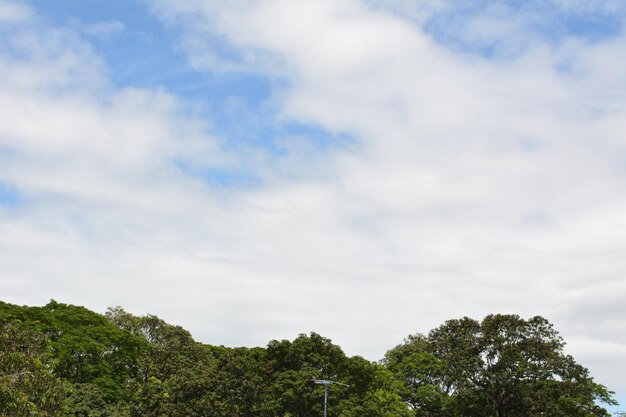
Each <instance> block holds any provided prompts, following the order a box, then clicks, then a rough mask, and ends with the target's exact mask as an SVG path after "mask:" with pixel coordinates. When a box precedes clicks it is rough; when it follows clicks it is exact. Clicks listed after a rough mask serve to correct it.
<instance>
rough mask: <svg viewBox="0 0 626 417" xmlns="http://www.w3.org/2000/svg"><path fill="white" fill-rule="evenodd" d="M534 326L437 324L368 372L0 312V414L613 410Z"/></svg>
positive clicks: (331, 350) (343, 364)
mask: <svg viewBox="0 0 626 417" xmlns="http://www.w3.org/2000/svg"><path fill="white" fill-rule="evenodd" d="M563 347H564V342H563V340H562V339H561V338H560V337H559V336H558V333H557V332H556V331H555V330H554V329H553V328H552V325H551V324H550V323H548V322H547V321H546V320H545V319H543V318H541V317H533V318H531V319H529V320H523V319H521V318H520V317H518V316H514V315H490V316H487V317H486V318H485V319H484V320H483V321H482V322H478V321H475V320H472V319H469V318H463V319H459V320H450V321H448V322H446V323H444V324H443V325H442V326H440V327H438V328H437V329H434V330H432V331H431V332H430V333H429V334H428V335H427V336H424V335H412V336H409V337H408V338H407V339H406V340H405V342H404V343H403V344H401V345H398V346H396V347H395V348H393V349H391V350H390V351H389V352H388V353H387V354H386V356H385V358H384V359H383V360H382V361H381V363H375V362H370V361H368V360H365V359H363V358H362V357H359V356H354V357H348V356H346V355H345V353H344V352H343V351H342V349H341V348H340V347H339V346H337V345H335V344H333V343H332V341H331V340H330V339H327V338H324V337H322V336H320V335H318V334H316V333H310V334H301V335H299V336H298V337H297V338H295V339H294V340H292V341H290V340H272V341H270V342H269V343H268V345H267V346H266V347H265V348H260V347H255V348H243V347H242V348H227V347H224V346H213V345H205V344H201V343H197V342H196V341H195V340H194V339H193V338H192V336H191V335H190V334H189V332H188V331H186V330H185V329H183V328H181V327H180V326H174V325H171V324H168V323H166V322H165V321H163V320H161V319H159V318H158V317H156V316H153V315H146V316H134V315H132V314H130V313H128V312H126V311H124V310H123V309H121V308H119V307H117V308H112V309H109V311H108V312H107V313H106V314H105V315H101V314H97V313H94V312H92V311H89V310H87V309H85V308H83V307H76V306H71V305H65V304H61V303H57V302H55V301H51V302H50V303H49V304H47V305H46V306H43V307H20V306H15V305H11V304H7V303H2V302H0V415H10V416H15V417H21V416H37V417H38V416H49V417H53V416H60V417H105V416H107V417H201V416H202V417H235V416H240V417H277V416H281V417H314V416H315V417H317V416H321V415H322V412H323V398H324V393H323V387H322V386H320V385H317V384H314V383H313V382H312V379H313V378H324V379H334V380H336V381H339V382H342V383H343V384H345V385H333V386H331V389H330V396H329V406H330V407H329V416H330V417H335V416H341V417H357V416H358V417H392V416H394V417H396V416H398V417H410V416H412V415H413V416H449V417H457V416H467V417H486V416H494V417H496V416H497V417H520V416H525V417H526V416H528V417H531V416H540V415H543V416H557V417H559V416H574V417H577V416H581V417H582V416H589V417H605V416H607V415H608V413H607V411H606V410H605V409H603V408H602V407H600V406H599V405H598V403H600V402H605V403H609V404H611V403H613V400H612V397H611V394H612V393H610V392H609V391H608V390H607V389H606V388H605V387H604V386H602V385H600V384H597V383H596V382H595V381H594V380H593V379H592V378H591V376H590V375H589V372H588V371H587V369H585V368H584V367H583V366H581V365H579V364H577V363H576V362H575V361H574V359H573V358H572V357H571V356H568V355H565V354H564V353H563Z"/></svg>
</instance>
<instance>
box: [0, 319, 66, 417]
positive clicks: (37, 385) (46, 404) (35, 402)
mask: <svg viewBox="0 0 626 417" xmlns="http://www.w3.org/2000/svg"><path fill="white" fill-rule="evenodd" d="M46 348H47V340H46V338H45V337H44V335H43V334H41V333H37V332H35V331H32V330H29V329H25V328H22V327H20V326H19V325H18V324H16V323H2V322H0V415H3V416H5V415H6V416H13V417H40V416H41V417H44V416H46V417H51V416H57V415H59V414H60V413H61V411H62V406H63V397H64V393H63V386H62V383H61V380H60V379H58V378H57V377H56V376H54V375H53V374H52V373H51V372H50V366H49V362H48V357H47V356H46V353H47V352H46Z"/></svg>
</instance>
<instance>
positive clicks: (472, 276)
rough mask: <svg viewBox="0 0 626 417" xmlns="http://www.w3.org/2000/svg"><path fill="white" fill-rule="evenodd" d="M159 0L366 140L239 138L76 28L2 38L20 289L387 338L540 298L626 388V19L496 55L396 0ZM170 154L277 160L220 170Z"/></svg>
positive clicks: (220, 322)
mask: <svg viewBox="0 0 626 417" xmlns="http://www.w3.org/2000/svg"><path fill="white" fill-rule="evenodd" d="M154 7H155V8H156V9H155V12H156V13H158V14H159V16H161V17H162V18H163V19H164V20H165V21H167V22H168V24H172V25H181V28H182V29H184V30H185V31H187V30H188V33H187V35H186V36H184V39H183V42H184V43H185V45H186V47H187V48H188V49H187V51H188V53H189V54H191V56H190V59H191V60H192V61H194V62H195V63H196V64H197V65H198V66H199V68H205V69H207V70H214V69H216V68H215V67H214V66H215V65H217V70H219V71H226V70H237V71H239V70H245V71H258V72H259V73H261V74H263V75H266V76H268V77H272V78H274V79H279V80H282V81H285V82H284V83H280V84H279V85H281V86H283V87H282V88H281V89H280V90H276V91H274V92H273V97H272V98H271V100H272V101H273V104H274V105H276V106H277V107H278V109H279V114H278V115H277V119H278V122H281V121H297V122H299V123H311V124H313V125H315V126H319V127H321V128H323V129H326V130H328V131H331V132H338V133H348V134H349V135H350V136H351V137H352V138H353V139H354V142H352V143H350V144H349V145H346V146H342V147H337V148H332V147H331V148H330V150H328V149H326V150H324V151H323V152H321V151H316V150H315V148H314V147H309V146H306V142H304V144H303V139H302V137H300V138H293V137H292V136H293V135H287V137H286V138H285V139H284V143H285V147H286V148H287V149H289V153H287V155H286V156H283V157H275V156H268V155H263V154H262V151H259V150H256V151H252V150H246V152H243V153H234V152H227V151H225V150H224V149H223V148H222V147H221V146H220V145H221V143H222V142H221V141H220V140H218V139H216V138H214V137H212V136H210V135H208V134H207V133H206V132H207V127H206V126H205V125H204V124H203V123H202V122H201V121H199V120H195V119H193V118H190V117H185V116H183V115H181V113H184V111H182V109H184V103H182V102H180V101H179V100H177V99H176V98H175V97H172V96H171V95H169V94H167V92H164V91H160V90H139V89H127V90H122V91H117V90H115V89H114V88H112V87H111V86H109V85H108V84H107V82H106V79H103V77H102V71H101V69H100V67H101V63H100V62H99V60H98V59H97V56H95V54H94V52H93V51H91V50H90V48H89V47H88V46H86V45H84V44H83V43H81V42H79V41H73V42H72V43H70V44H69V46H67V47H64V46H63V45H64V43H63V42H56V43H55V42H52V43H50V42H49V41H44V39H47V38H46V37H36V36H35V35H32V34H31V35H30V36H31V37H30V38H29V37H28V36H24V37H23V39H27V41H21V42H25V43H24V44H26V45H31V47H30V49H29V50H32V51H34V52H33V53H32V55H31V56H30V58H29V59H27V60H22V61H17V60H15V59H14V58H12V57H11V56H9V55H5V56H3V57H2V60H0V74H3V75H4V76H3V77H0V80H5V81H4V84H3V90H5V91H6V93H5V94H3V96H2V97H1V98H0V111H1V112H2V114H3V118H2V119H0V149H6V150H8V152H9V153H2V152H0V180H3V181H6V182H9V183H10V184H13V185H15V186H16V187H17V189H18V190H19V191H20V193H23V194H24V195H25V199H26V203H25V207H23V208H21V209H20V210H12V209H4V211H0V259H3V260H5V261H3V262H4V264H2V271H3V275H2V277H1V279H2V282H3V287H4V288H6V290H5V291H3V293H5V294H8V295H9V301H11V300H14V301H17V302H24V303H27V302H28V303H32V302H45V300H46V299H47V298H48V297H56V298H58V299H59V300H60V301H69V302H75V303H81V304H82V303H85V304H87V305H88V306H90V307H92V308H98V309H100V310H104V308H106V307H107V306H109V305H114V304H120V305H123V306H125V307H127V308H129V309H130V310H132V311H135V312H137V313H145V312H152V313H155V314H158V315H160V316H163V317H164V318H165V319H168V320H172V321H175V322H177V323H180V324H182V325H183V326H185V327H188V328H190V329H191V330H192V331H193V333H194V335H195V336H196V337H197V338H199V339H201V340H203V341H206V342H209V343H224V344H254V343H257V344H263V343H265V342H267V341H268V340H269V339H270V338H282V337H287V338H291V337H293V336H295V334H297V333H298V332H303V331H308V330H316V331H319V332H321V333H322V334H324V335H327V336H329V337H332V338H333V339H334V340H335V341H336V342H337V343H339V344H341V345H342V346H343V347H344V348H345V349H346V350H347V351H348V353H350V354H362V355H366V356H367V357H369V358H371V359H377V358H378V357H380V356H381V355H382V354H383V353H384V351H385V349H388V348H390V347H392V346H393V345H394V344H395V343H399V342H400V341H401V340H402V338H403V337H405V336H406V335H407V334H409V333H412V332H416V331H421V332H425V331H428V330H429V329H430V328H432V327H434V326H436V325H438V324H440V323H441V322H443V321H444V320H446V319H449V318H453V317H458V316H461V315H470V316H474V317H476V318H480V317H481V316H482V315H484V314H487V313H492V312H516V313H519V314H522V315H526V316H529V315H534V314H541V315H545V316H546V317H547V318H549V319H551V320H552V321H554V322H555V324H556V327H557V329H559V330H561V331H562V332H563V334H564V336H565V338H566V340H567V341H569V342H570V345H571V347H570V349H571V350H572V351H573V352H576V353H577V356H576V357H577V358H578V359H579V360H580V361H581V362H582V363H583V364H590V366H592V373H593V374H594V375H596V376H597V377H598V380H599V381H600V382H606V383H610V384H611V388H613V389H619V390H622V391H626V382H625V381H624V380H623V378H622V377H620V376H619V375H624V374H626V369H619V366H620V365H619V363H626V361H624V360H623V359H625V358H624V355H623V354H622V355H621V356H620V352H626V349H624V347H626V346H625V343H626V342H625V341H624V340H622V339H620V338H616V337H614V333H615V332H616V331H619V329H620V328H622V327H624V325H626V322H625V321H624V319H623V318H624V317H626V314H624V313H626V310H624V307H620V305H624V304H623V303H621V304H620V303H618V302H615V299H619V297H620V296H621V297H622V298H623V296H624V295H626V286H625V285H624V280H623V279H622V277H621V273H623V271H624V270H625V268H624V267H625V266H626V265H625V264H624V261H623V260H622V259H623V253H624V247H625V246H626V217H624V215H623V213H625V212H626V199H624V198H623V197H622V195H623V192H622V190H623V187H624V182H625V179H626V178H625V175H624V174H625V173H624V172H623V169H622V168H621V167H622V165H623V155H624V148H623V146H624V145H623V143H624V142H623V140H622V136H623V132H624V131H625V130H626V122H624V121H625V120H626V114H625V113H626V109H625V107H624V103H625V102H626V101H625V100H624V99H625V98H626V97H625V94H626V91H624V88H623V85H624V83H623V81H624V76H625V75H626V60H625V59H624V58H623V57H622V56H623V54H621V53H620V51H622V50H623V42H624V39H623V37H620V38H618V39H615V40H611V41H606V42H604V43H599V44H592V43H586V42H583V41H580V40H577V41H568V42H564V43H562V44H560V45H558V46H554V45H548V44H546V43H542V42H540V41H533V43H532V45H530V47H529V48H528V49H525V50H524V52H523V54H521V55H519V56H516V57H514V58H511V59H509V60H498V61H489V60H487V59H484V58H481V57H476V56H472V55H469V54H466V53H463V54H457V53H453V52H451V51H450V50H447V49H445V48H444V47H443V46H441V45H440V44H438V43H436V42H435V41H434V40H433V39H431V38H430V37H429V36H428V35H427V34H426V33H425V32H424V31H423V30H422V29H421V27H420V26H419V22H420V19H423V17H421V18H417V19H404V18H403V17H402V16H400V15H399V14H398V12H397V10H396V12H394V13H391V12H388V11H387V10H386V9H385V7H386V6H385V3H384V2H383V3H380V4H379V5H378V7H377V8H370V7H367V6H365V5H364V4H362V3H361V2H358V1H332V2H331V1H302V2H293V1H280V0H271V1H261V2H247V1H238V2H229V3H228V5H227V6H225V5H224V4H220V5H219V6H218V5H217V3H215V2H199V1H197V2H196V1H192V0H189V1H186V2H178V1H177V2H167V1H160V2H157V3H155V6H154ZM424 13H431V11H428V10H427V11H426V12H424ZM418 15H419V13H418ZM416 22H417V23H416ZM496 29H497V31H496V32H497V33H500V32H499V31H500V29H498V28H496ZM481 30H483V29H481ZM485 30H486V31H487V32H488V33H489V34H492V33H493V31H494V30H495V29H494V28H491V29H490V28H487V29H485ZM62 33H66V32H62ZM32 36H35V37H34V38H32ZM64 36H69V38H72V36H70V35H67V34H66V35H64ZM205 36H206V38H205ZM489 36H491V35H489ZM189 39H194V42H193V45H191V44H190V43H189ZM203 39H207V40H208V41H207V42H209V41H210V42H212V43H207V44H208V45H213V43H214V42H216V39H219V40H220V41H227V42H228V45H227V46H223V45H222V46H221V50H220V51H218V52H215V51H208V53H209V56H207V55H206V53H207V50H206V48H207V47H206V45H207V44H204V43H203V42H202V41H203ZM44 42H45V43H44ZM45 51H52V52H48V53H46V52H45ZM224 51H226V52H227V53H225V52H224ZM216 56H218V57H219V59H216V58H215V57H216ZM564 62H565V63H567V68H568V70H567V71H564V70H562V69H559V70H557V69H555V68H560V67H559V66H563V65H564ZM23 74H26V75H23ZM76 74H78V75H76ZM97 80H99V81H97ZM0 82H3V81H0ZM93 85H96V88H93V87H92V86H93ZM307 152H311V153H313V154H312V155H310V156H309V155H307ZM309 159H310V160H313V161H314V163H311V164H310V165H309ZM174 161H183V162H184V163H185V164H189V165H194V166H199V167H202V168H205V169H211V168H215V167H217V168H225V169H233V170H238V169H243V168H245V169H246V170H250V171H251V172H254V173H256V174H257V175H259V176H260V177H261V178H262V180H263V182H262V185H261V186H260V187H257V188H252V189H236V188H235V189H232V188H231V189H228V188H226V189H224V188H221V189H220V188H219V187H217V188H216V187H211V186H210V185H207V183H206V182H203V181H202V180H201V179H199V178H197V177H194V176H190V175H189V174H187V173H186V172H185V171H184V170H180V169H177V165H176V164H175V163H173V162H174ZM0 209H1V207H0ZM607 297H608V298H609V299H610V300H611V302H610V303H609V304H610V306H609V307H610V308H608V307H607V308H603V306H604V305H606V304H605V303H604V301H605V300H607ZM598 323H605V325H601V326H599V325H598ZM372 335H374V336H372ZM620 347H621V348H622V350H621V351H620ZM605 357H606V358H612V359H610V360H611V366H608V365H607V363H608V362H607V361H606V360H605V359H604V358H605ZM620 357H621V358H622V360H621V361H619V360H618V359H619V358H620ZM616 375H617V376H616Z"/></svg>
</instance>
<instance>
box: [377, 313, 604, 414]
mask: <svg viewBox="0 0 626 417" xmlns="http://www.w3.org/2000/svg"><path fill="white" fill-rule="evenodd" d="M564 345H565V344H564V342H563V340H562V339H561V337H560V336H559V335H558V333H557V332H556V330H554V328H553V327H552V325H551V324H550V323H549V322H548V321H547V320H545V319H544V318H542V317H538V316H537V317H533V318H531V319H529V320H524V319H522V318H520V317H519V316H516V315H489V316H487V317H485V319H484V320H483V321H482V322H478V321H476V320H473V319H470V318H467V317H465V318H462V319H459V320H449V321H447V322H446V323H444V324H443V325H442V326H440V327H438V328H436V329H434V330H432V331H431V332H430V333H429V335H428V336H422V335H415V336H411V337H409V338H408V339H407V340H406V341H405V343H404V344H402V345H399V346H397V347H396V348H394V349H392V350H390V351H389V352H388V353H387V355H386V357H385V360H384V362H385V363H386V365H387V367H388V368H389V369H390V370H392V371H393V372H395V373H396V375H398V376H399V377H400V378H402V379H403V380H404V389H403V391H402V393H403V398H404V399H405V401H406V402H407V404H409V406H410V407H411V409H412V410H413V411H414V412H415V415H417V416H468V417H473V416H475V417H483V416H484V417H486V416H498V417H529V416H543V415H545V416H563V417H565V416H571V417H573V416H580V417H583V416H589V417H591V416H608V415H609V414H608V412H607V411H606V410H605V409H603V408H602V407H600V406H599V405H598V403H599V402H604V403H609V404H614V402H613V400H612V397H611V394H612V393H610V392H609V391H608V390H607V389H606V388H605V387H604V386H602V385H600V384H597V383H596V382H594V380H593V378H591V377H590V376H589V372H588V370H587V369H586V368H584V367H583V366H581V365H579V364H577V363H576V362H575V360H574V359H573V358H572V357H571V356H569V355H566V354H565V353H564V351H563V348H564Z"/></svg>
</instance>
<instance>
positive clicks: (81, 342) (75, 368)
mask: <svg viewBox="0 0 626 417" xmlns="http://www.w3.org/2000/svg"><path fill="white" fill-rule="evenodd" d="M0 321H12V322H19V323H22V325H23V326H24V327H26V328H28V329H30V330H32V331H35V332H39V333H43V334H45V335H47V336H48V337H49V340H50V343H49V346H50V356H51V358H53V360H52V362H51V367H52V370H53V372H54V374H55V375H57V376H58V377H60V378H63V379H65V380H67V381H69V382H71V383H74V384H91V385H93V387H94V388H95V389H97V390H99V391H100V393H101V394H102V397H103V398H104V399H105V400H106V401H108V402H116V401H119V400H122V399H124V398H127V397H128V395H129V393H128V392H127V391H126V389H125V386H126V384H127V381H128V380H129V379H132V378H134V377H136V375H137V373H138V370H139V359H140V357H141V356H142V352H143V351H145V349H147V344H146V343H145V342H144V341H143V340H142V339H140V338H138V337H135V336H133V335H132V334H130V333H129V332H127V331H124V330H121V329H119V328H118V327H117V326H115V325H113V324H112V323H111V322H110V321H108V320H107V319H106V318H105V317H104V316H102V315H100V314H97V313H94V312H92V311H90V310H88V309H86V308H84V307H77V306H72V305H66V304H61V303H57V302H56V301H50V303H48V304H47V305H45V306H43V307H19V306H14V305H11V304H7V303H2V302H0ZM77 392H82V391H81V390H78V391H77ZM77 395H79V394H77Z"/></svg>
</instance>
